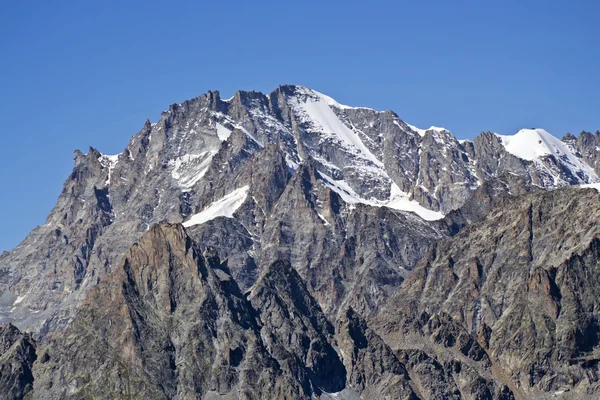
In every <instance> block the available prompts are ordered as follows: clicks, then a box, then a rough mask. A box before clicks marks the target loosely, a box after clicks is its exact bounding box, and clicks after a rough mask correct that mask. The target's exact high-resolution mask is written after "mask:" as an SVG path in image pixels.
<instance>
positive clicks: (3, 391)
mask: <svg viewBox="0 0 600 400" xmlns="http://www.w3.org/2000/svg"><path fill="white" fill-rule="evenodd" d="M35 347H36V344H35V342H34V341H33V339H32V338H31V336H30V335H29V334H22V333H21V332H20V331H19V330H18V329H17V328H16V327H15V326H14V325H11V324H8V325H5V326H3V327H0V396H1V397H2V398H3V399H7V400H18V399H23V398H25V396H29V395H31V391H32V390H33V374H32V372H31V368H32V365H33V363H34V362H35V360H36V350H35Z"/></svg>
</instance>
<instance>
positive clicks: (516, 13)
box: [0, 0, 600, 251]
mask: <svg viewBox="0 0 600 400" xmlns="http://www.w3.org/2000/svg"><path fill="white" fill-rule="evenodd" d="M5 3H6V4H3V5H2V14H3V18H2V24H0V54H1V55H2V61H1V62H0V93H1V94H0V117H2V125H1V127H0V131H1V132H2V133H1V135H2V143H1V145H0V179H1V182H2V187H3V191H2V196H0V251H2V250H10V249H11V248H12V247H14V246H16V245H17V244H18V242H20V241H21V240H22V239H23V238H24V237H25V235H26V234H27V232H29V231H30V230H31V229H32V228H34V227H35V226H36V225H39V224H43V223H44V221H45V218H46V216H47V214H48V213H49V212H50V210H51V208H52V206H53V205H54V203H55V201H56V198H57V197H58V195H59V193H60V191H61V189H62V184H63V182H64V180H65V179H66V177H67V176H68V175H69V173H70V171H71V169H72V157H73V151H74V150H75V149H77V148H78V149H82V150H83V151H84V152H87V149H88V147H89V146H90V145H93V146H94V147H96V148H98V149H99V150H100V151H101V152H103V153H109V154H114V153H119V152H120V151H121V150H122V149H123V148H124V147H125V145H126V143H127V141H128V139H129V137H130V136H131V135H133V134H134V133H135V132H137V131H138V130H139V129H140V128H141V127H142V125H143V123H144V121H145V119H146V118H150V120H152V121H156V120H157V119H158V117H159V116H160V112H161V111H162V110H165V109H167V108H168V106H169V104H171V103H175V102H182V101H183V100H185V99H188V98H191V97H195V96H197V95H199V94H201V93H204V92H206V91H207V90H214V89H218V90H220V91H221V93H222V95H223V96H225V97H229V96H230V95H232V94H233V93H234V92H235V91H236V90H238V89H254V90H260V91H267V92H268V91H271V90H272V89H274V88H275V87H277V85H279V84H283V83H294V84H302V85H305V86H309V87H311V88H314V89H316V90H319V91H321V92H323V93H326V94H328V95H330V96H332V97H334V98H335V99H337V100H338V101H339V102H341V103H345V104H350V105H357V106H358V105H362V106H369V107H373V108H375V109H381V110H384V109H392V110H394V111H395V112H397V113H398V114H399V115H400V117H401V118H403V119H404V120H406V121H407V122H409V123H411V124H413V125H416V126H419V127H428V126H430V125H437V126H444V127H446V128H448V129H450V130H451V131H452V132H453V133H454V134H455V135H456V136H457V137H459V138H472V137H474V136H475V135H476V134H477V133H479V132H480V131H482V130H493V131H496V132H499V133H505V134H511V133H514V132H515V131H517V130H518V129H519V128H521V127H543V128H545V129H547V130H548V131H549V132H551V133H553V134H554V135H555V136H562V135H563V134H564V133H566V132H567V131H570V132H572V133H577V132H580V131H581V130H582V129H585V130H591V131H595V130H596V129H600V112H599V110H600V96H599V93H600V78H599V77H598V72H597V71H598V67H599V66H600V51H599V50H598V49H599V47H598V42H599V40H600V24H599V23H598V21H597V16H598V15H600V5H599V2H596V1H574V2H564V1H533V0H531V1H503V2H494V3H496V4H494V5H486V4H485V3H491V2H479V1H477V2H476V1H472V2H466V1H439V2H437V1H423V2H417V1H411V2H398V1H369V2H367V1H360V2H358V1H298V2H275V1H268V2H267V1H262V2H261V1H257V2H248V1H236V0H233V1H229V2H219V1H211V2H201V1H189V2H188V1H184V0H180V1H176V2H165V1H162V2H158V1H143V2H142V1H133V0H130V1H125V2H124V1H102V2H91V1H60V0H55V1H52V2H48V1H28V2H5ZM125 3H126V4H125Z"/></svg>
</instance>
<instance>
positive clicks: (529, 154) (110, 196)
mask: <svg viewBox="0 0 600 400" xmlns="http://www.w3.org/2000/svg"><path fill="white" fill-rule="evenodd" d="M599 138H600V134H596V135H592V134H589V133H582V134H581V135H579V136H578V137H574V136H572V135H567V136H565V137H564V138H563V140H559V139H557V138H555V137H553V136H552V135H550V134H549V133H548V132H546V131H544V130H543V129H524V130H521V131H519V132H517V133H516V134H515V135H513V136H506V135H498V134H496V133H493V132H484V133H481V134H480V135H479V136H477V137H476V138H475V139H474V140H473V141H466V140H460V141H459V140H457V139H456V138H455V137H454V136H453V135H452V133H451V132H450V131H448V130H446V129H444V128H438V127H431V128H429V129H419V128H416V127H414V126H412V125H409V124H407V123H406V122H404V121H403V120H402V119H401V118H400V117H399V116H398V115H397V114H396V113H394V112H392V111H383V112H380V111H375V110H373V109H370V108H365V107H350V106H346V105H342V104H340V103H338V102H337V101H335V100H334V99H332V98H331V97H328V96H326V95H324V94H321V93H319V92H317V91H314V90H312V89H309V88H306V87H302V86H290V85H285V86H280V87H278V88H277V89H275V90H274V91H273V92H271V93H270V94H266V95H265V94H263V93H259V92H253V91H252V92H247V91H240V92H237V93H236V94H235V95H234V96H233V97H232V98H230V99H227V100H224V99H221V97H220V94H219V92H216V91H215V92H208V93H206V94H203V95H201V96H199V97H197V98H194V99H191V100H188V101H185V102H183V103H181V104H173V105H171V106H170V107H169V109H168V110H167V111H165V112H163V113H162V115H161V117H160V119H159V120H158V121H157V122H156V123H151V122H150V121H146V122H145V124H144V125H143V127H142V129H141V130H140V131H139V132H138V133H136V134H135V135H134V136H133V137H132V138H131V140H130V141H129V144H128V145H127V147H126V148H125V149H124V150H123V151H122V152H121V153H120V154H118V155H105V154H102V153H100V152H99V151H98V150H96V149H94V148H90V150H89V151H88V153H87V154H83V153H82V152H80V151H76V152H75V155H74V163H75V166H74V168H73V172H72V173H71V175H70V176H69V177H68V178H67V180H66V182H65V184H64V187H63V190H62V192H61V194H60V197H59V198H58V201H57V203H56V205H55V207H54V208H53V210H52V212H51V213H50V215H49V216H48V218H47V220H46V223H45V224H44V225H42V226H39V227H37V228H36V229H34V230H33V231H32V232H31V233H30V234H29V235H28V236H27V238H26V239H25V240H24V241H23V242H22V243H21V244H20V245H19V246H17V247H16V248H15V249H14V250H13V251H12V252H10V253H4V254H3V255H2V256H0V294H1V296H0V323H2V324H6V323H9V322H10V323H11V324H13V325H14V326H13V325H10V326H9V327H8V328H5V331H6V332H9V333H10V335H9V336H10V340H9V341H7V344H6V346H5V349H2V348H0V371H2V366H3V365H9V364H10V365H19V366H20V367H19V369H18V371H17V370H15V369H13V370H12V371H13V372H14V371H17V372H15V373H14V374H13V375H1V376H2V377H3V378H2V379H4V376H6V377H7V378H6V379H7V382H8V381H10V382H13V381H14V382H17V381H18V382H21V383H22V385H21V384H18V385H17V384H15V385H13V386H11V387H12V388H14V390H13V389H11V390H13V391H12V392H10V393H12V394H11V396H13V397H11V398H22V396H23V395H25V393H29V395H31V396H33V398H74V399H79V398H87V397H90V396H92V397H94V396H96V397H102V394H101V393H102V390H104V389H106V390H109V391H110V393H111V395H113V397H115V396H116V397H118V396H124V397H127V396H130V395H131V393H132V391H139V392H140V393H143V394H144V397H148V398H152V399H154V398H156V399H171V398H176V399H180V398H181V399H183V398H216V397H219V396H225V398H310V397H317V396H320V397H321V398H329V397H328V396H334V395H335V396H338V398H347V399H355V398H358V397H357V396H363V397H364V398H497V399H510V398H515V397H516V398H519V397H521V398H529V397H531V396H533V395H534V394H535V395H537V394H540V393H541V394H540V396H542V397H541V398H543V396H545V395H546V394H547V393H549V392H551V391H556V392H558V391H560V390H567V389H568V390H571V389H573V390H576V391H577V393H580V394H589V393H593V392H594V391H595V390H596V389H598V387H599V385H598V379H597V378H595V377H596V376H600V371H598V367H597V366H598V363H597V362H596V361H597V360H596V358H597V357H596V352H597V351H598V343H600V341H599V340H597V336H598V335H597V333H598V332H600V329H598V321H597V318H596V317H595V316H594V314H593V313H594V310H595V309H596V308H595V307H596V306H595V304H596V302H595V300H594V298H593V296H591V297H590V296H588V295H586V294H585V293H584V294H582V293H579V291H578V290H579V289H578V288H581V287H584V286H585V291H586V292H587V293H595V291H596V290H600V287H599V286H597V285H596V283H595V280H593V279H587V280H586V283H585V285H584V286H582V285H583V283H581V282H579V281H578V279H583V277H582V276H580V275H581V274H585V271H587V270H589V268H591V266H592V265H593V263H594V262H596V260H597V259H598V255H597V254H596V253H597V251H596V250H597V249H596V247H597V246H596V241H597V240H598V239H600V238H597V236H598V234H597V232H596V230H595V229H593V226H592V225H593V224H594V223H596V220H595V218H596V216H597V214H598V213H599V211H598V210H600V196H598V194H597V193H596V191H594V190H591V189H588V190H585V189H582V188H581V187H580V186H590V185H592V186H593V185H595V184H598V183H599V182H600V179H599V178H598V174H599V173H600V169H599V168H600V167H599V165H600V164H598V160H600V139H599ZM571 186H576V187H571ZM557 204H560V205H561V207H560V208H557V206H556V205H557ZM557 210H560V212H558V211H557ZM586 216H590V218H591V219H587V218H586ZM559 219H561V221H560V222H561V223H560V224H559V223H558V222H557V221H558V220H559ZM570 220H572V221H574V222H573V224H569V223H566V222H565V221H570ZM590 224H591V225H590ZM552 227H556V229H554V228H552ZM557 243H559V244H560V248H559V249H558V250H557V249H556V248H555V247H553V246H555V245H556V244H557ZM550 249H551V250H552V251H550ZM573 271H576V272H573ZM578 282H579V283H578ZM525 293H527V294H525ZM454 305H456V307H455V306H454ZM520 315H523V316H524V317H523V318H525V317H527V318H529V319H528V321H525V322H523V320H520V319H519V316H520ZM561 318H567V319H568V320H563V319H561ZM544 323H545V324H546V325H544V326H542V325H543V324H544ZM519 324H521V325H522V324H526V326H527V327H528V328H527V329H525V328H522V327H521V328H520V327H519V326H518V325H519ZM572 324H575V325H576V326H580V329H579V330H578V329H574V328H572V326H573V325H572ZM7 326H8V325H7ZM17 328H19V329H21V330H27V331H31V332H33V335H29V334H21V333H20V332H19V331H18V330H17ZM542 329H543V332H544V338H545V339H543V340H542V342H539V340H538V337H537V336H536V332H541V331H542ZM516 334H518V335H519V336H518V338H517V339H515V340H518V342H516V343H514V344H513V343H512V342H511V340H512V339H511V338H514V337H515V336H514V335H516ZM561 335H562V336H561ZM7 337H8V336H7ZM34 338H35V341H34V340H33V339H34ZM540 340H541V339H540ZM36 341H37V342H36ZM529 344H532V346H529ZM18 346H21V347H18ZM23 346H25V347H23ZM17 347H18V348H17ZM19 349H25V350H26V352H25V353H23V352H22V351H21V350H19ZM102 349H109V350H110V351H108V352H107V353H106V354H107V355H106V356H103V355H101V354H103V353H102V351H101V350H102ZM23 354H24V355H23ZM520 354H524V355H526V356H527V358H526V361H523V363H521V362H519V360H518V358H519V357H518V356H519V355H520ZM524 360H525V359H524ZM567 364H568V365H567ZM569 366H570V367H569ZM77 371H80V372H77ZM326 371H329V372H331V374H330V376H328V377H326V376H325V375H327V373H326ZM6 393H8V392H2V389H0V394H6ZM15 393H17V394H18V395H17V394H15ZM236 393H237V394H236ZM6 395H7V396H8V394H6ZM36 396H37V397H36ZM86 396H87V397H86ZM104 396H106V394H104ZM194 396H196V397H194ZM227 396H229V397H227ZM232 396H233V397H232ZM236 396H237V397H236Z"/></svg>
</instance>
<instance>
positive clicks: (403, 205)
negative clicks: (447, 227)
mask: <svg viewBox="0 0 600 400" xmlns="http://www.w3.org/2000/svg"><path fill="white" fill-rule="evenodd" d="M319 174H320V175H321V176H322V177H323V179H325V184H326V185H327V186H329V187H330V188H331V189H332V190H333V191H334V192H336V193H337V194H339V195H340V197H341V198H342V200H344V201H345V202H346V203H349V204H356V203H363V204H368V205H370V206H374V207H389V208H393V209H394V210H399V211H409V212H413V213H415V214H417V215H418V216H419V217H421V218H422V219H424V220H426V221H436V220H438V219H442V218H444V214H442V213H441V212H438V211H431V210H428V209H426V208H425V207H423V206H422V205H420V204H419V203H418V202H416V201H415V200H410V199H409V196H408V194H407V193H404V192H403V191H401V190H400V188H399V187H398V185H396V184H395V183H394V182H392V186H391V190H390V198H389V199H387V200H378V199H374V198H371V199H364V198H362V197H360V196H359V195H358V194H357V193H356V192H355V191H354V189H352V188H351V187H350V185H348V183H347V182H346V181H344V180H337V181H336V180H335V179H333V178H331V177H329V176H327V175H325V174H324V173H322V172H319Z"/></svg>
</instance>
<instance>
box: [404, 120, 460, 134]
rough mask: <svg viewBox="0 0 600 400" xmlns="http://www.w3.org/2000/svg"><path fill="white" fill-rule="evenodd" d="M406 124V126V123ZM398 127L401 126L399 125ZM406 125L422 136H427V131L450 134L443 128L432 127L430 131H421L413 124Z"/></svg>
mask: <svg viewBox="0 0 600 400" xmlns="http://www.w3.org/2000/svg"><path fill="white" fill-rule="evenodd" d="M405 124H406V122H405ZM397 125H398V126H399V124H397ZM406 125H408V127H409V128H410V129H412V130H413V131H415V132H417V133H418V134H419V135H421V136H425V133H426V132H427V131H435V132H443V131H447V132H450V131H449V130H448V129H446V128H442V127H439V126H430V127H429V129H421V128H417V127H416V126H414V125H411V124H406Z"/></svg>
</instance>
